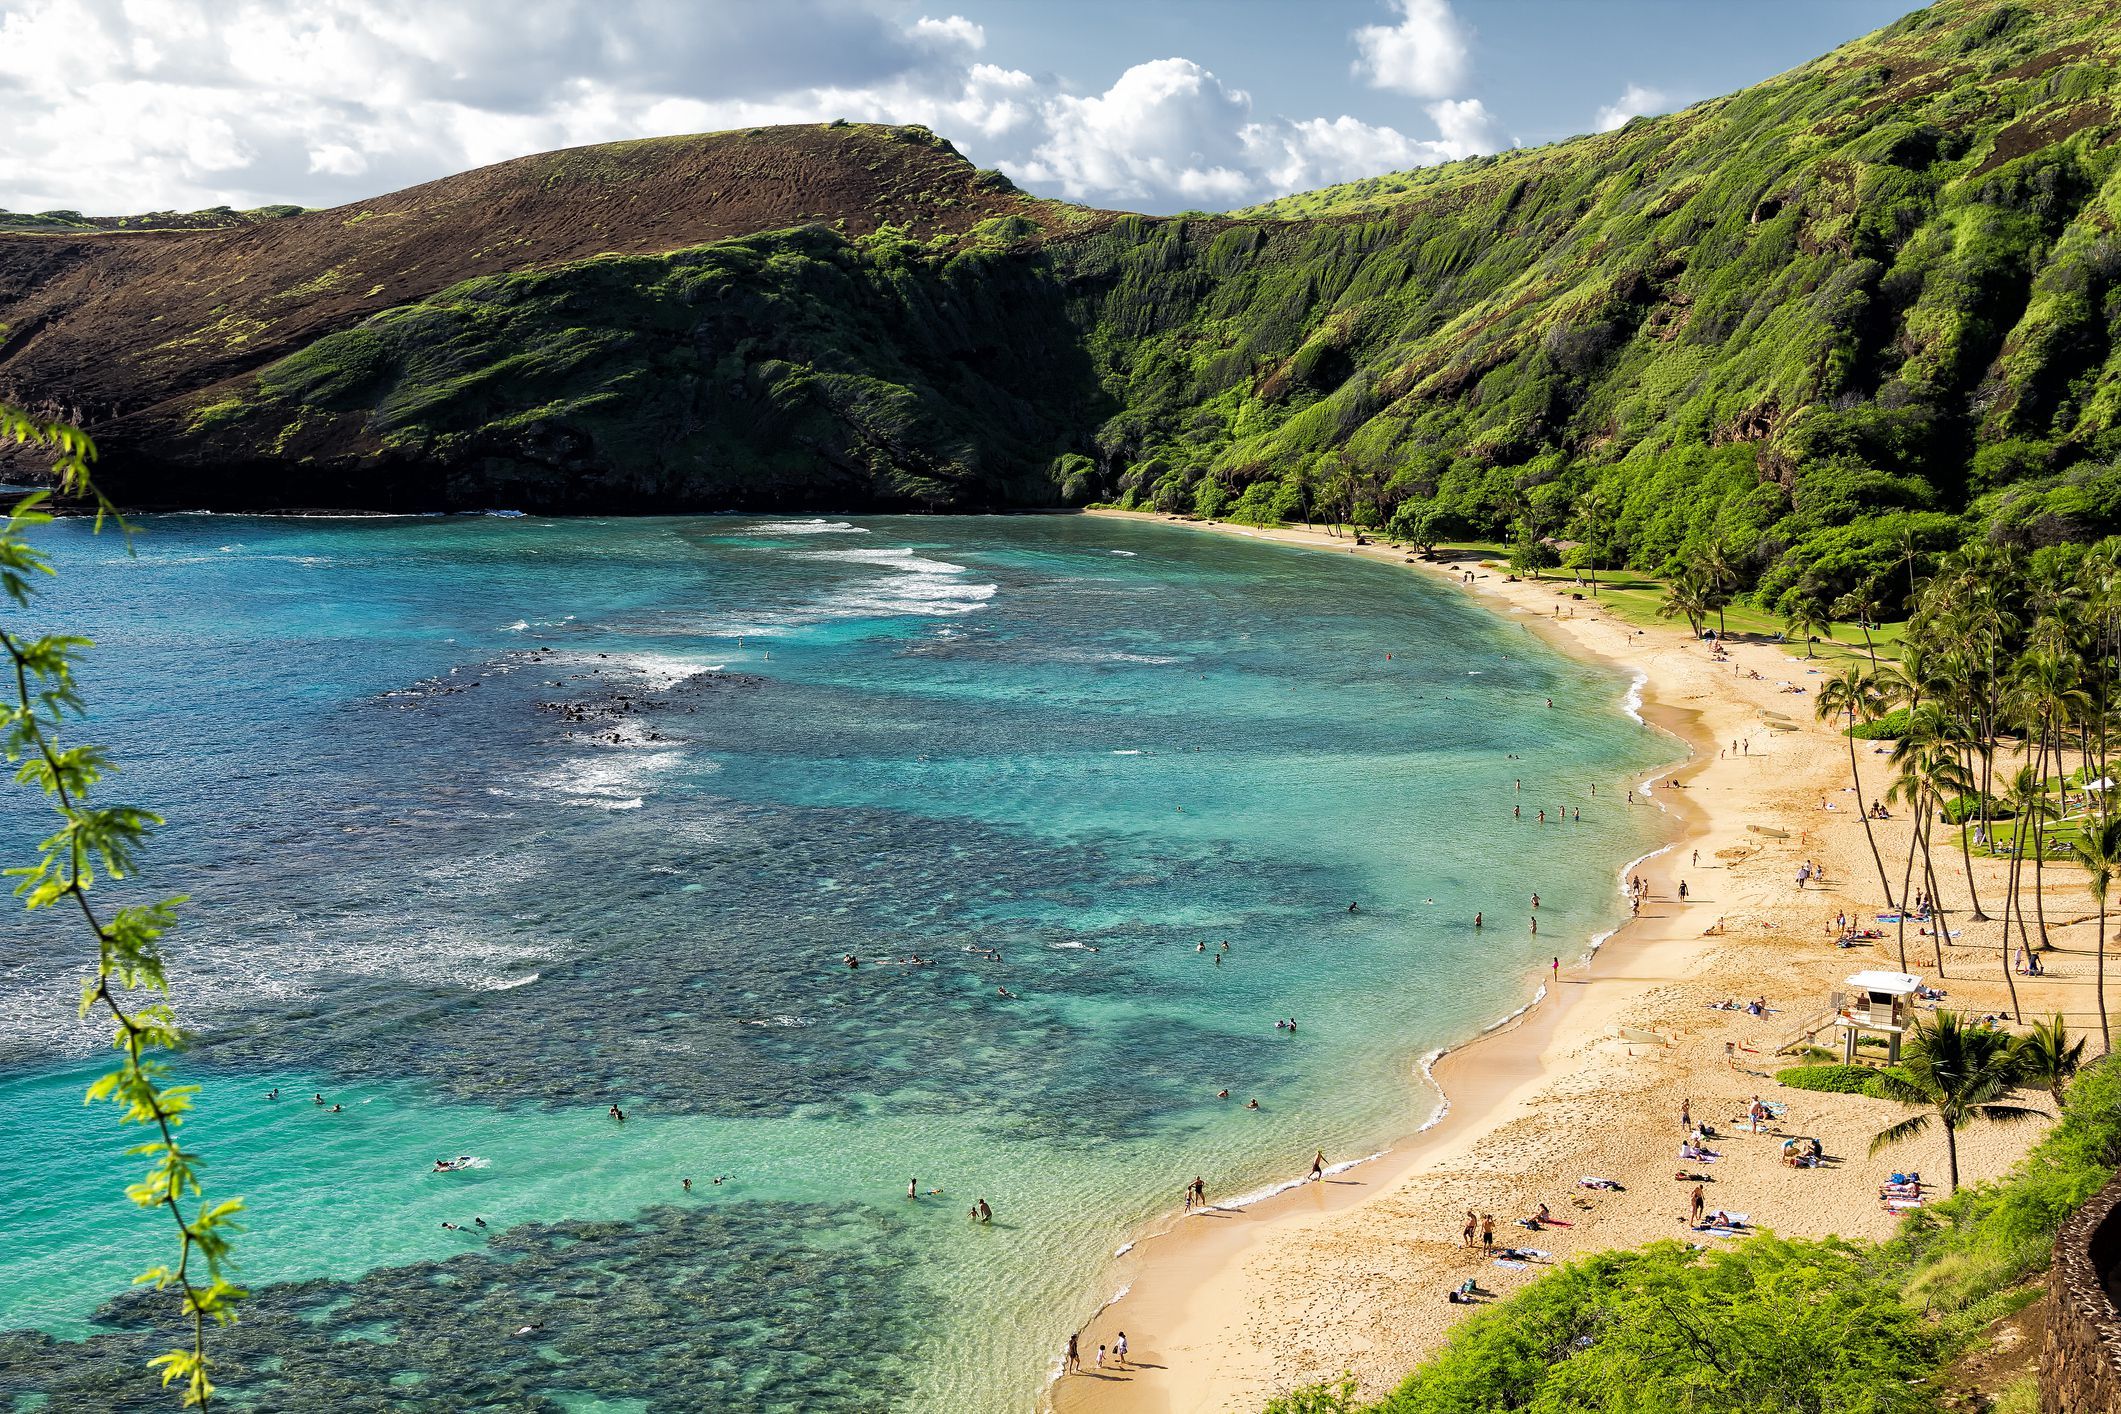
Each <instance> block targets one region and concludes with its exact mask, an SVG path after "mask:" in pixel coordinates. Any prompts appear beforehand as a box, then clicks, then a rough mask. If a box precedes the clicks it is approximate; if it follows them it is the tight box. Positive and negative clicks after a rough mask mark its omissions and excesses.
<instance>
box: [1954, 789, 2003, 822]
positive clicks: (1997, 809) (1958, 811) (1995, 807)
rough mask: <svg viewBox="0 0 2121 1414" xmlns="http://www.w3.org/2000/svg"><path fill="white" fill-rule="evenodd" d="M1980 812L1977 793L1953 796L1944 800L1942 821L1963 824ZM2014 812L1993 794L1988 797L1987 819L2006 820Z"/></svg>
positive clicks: (1979, 798) (1979, 799)
mask: <svg viewBox="0 0 2121 1414" xmlns="http://www.w3.org/2000/svg"><path fill="white" fill-rule="evenodd" d="M1980 813H1981V797H1980V796H1978V795H1961V796H1955V797H1953V798H1952V799H1951V800H1948V801H1946V802H1945V805H1944V821H1945V823H1946V824H1948V825H1964V824H1965V823H1966V822H1967V821H1969V820H1972V819H1974V818H1976V817H1977V816H1979V815H1980ZM2016 813H2017V812H2016V811H2014V810H2012V809H2011V808H2010V807H2009V806H2008V805H2005V804H2004V803H2003V802H2002V801H2000V800H1997V799H1996V798H1995V797H1994V796H1990V797H1989V802H1988V818H1989V819H1991V820H2008V819H2010V818H2011V817H2012V816H2013V815H2015V814H2016Z"/></svg>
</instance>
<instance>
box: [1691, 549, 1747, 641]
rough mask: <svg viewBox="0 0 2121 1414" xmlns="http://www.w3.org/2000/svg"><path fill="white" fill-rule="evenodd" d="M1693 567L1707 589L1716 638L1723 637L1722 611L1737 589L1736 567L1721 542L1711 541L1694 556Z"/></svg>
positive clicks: (1707, 599) (1707, 600) (1707, 598)
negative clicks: (1714, 619)
mask: <svg viewBox="0 0 2121 1414" xmlns="http://www.w3.org/2000/svg"><path fill="white" fill-rule="evenodd" d="M1693 565H1694V568H1695V569H1696V570H1698V571H1699V572H1700V574H1701V582H1702V584H1703V585H1704V586H1705V587H1706V588H1707V591H1708V592H1707V595H1706V596H1705V598H1706V602H1707V603H1708V606H1709V608H1710V610H1712V611H1713V612H1714V613H1715V615H1716V636H1717V637H1718V638H1722V637H1723V636H1724V623H1723V610H1724V607H1725V606H1726V605H1728V604H1729V603H1730V602H1731V595H1732V594H1734V593H1736V592H1737V589H1738V566H1737V565H1736V564H1734V563H1733V562H1732V560H1731V555H1730V551H1729V550H1728V549H1726V548H1725V547H1724V543H1723V542H1722V541H1721V540H1711V541H1709V542H1708V543H1707V544H1705V545H1703V546H1702V547H1701V549H1700V550H1699V551H1697V552H1696V553H1695V555H1694V559H1693Z"/></svg>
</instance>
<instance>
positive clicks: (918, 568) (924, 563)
mask: <svg viewBox="0 0 2121 1414" xmlns="http://www.w3.org/2000/svg"><path fill="white" fill-rule="evenodd" d="M793 553H794V556H795V558H796V559H798V560H833V561H837V562H839V563H841V564H850V565H881V566H883V567H885V568H887V569H895V570H904V571H906V572H907V573H908V574H963V573H965V567H964V566H963V565H953V564H951V563H950V562H949V561H948V560H931V559H929V558H928V557H927V556H926V555H923V554H921V553H920V552H919V551H918V550H915V549H913V548H911V547H910V546H909V547H908V548H906V549H904V550H798V551H795V552H793Z"/></svg>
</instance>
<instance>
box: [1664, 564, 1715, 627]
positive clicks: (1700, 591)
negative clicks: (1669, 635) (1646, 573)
mask: <svg viewBox="0 0 2121 1414" xmlns="http://www.w3.org/2000/svg"><path fill="white" fill-rule="evenodd" d="M1682 615H1684V616H1685V618H1686V621H1687V624H1688V626H1689V627H1691V628H1692V629H1693V630H1694V637H1696V638H1699V637H1701V627H1702V625H1703V624H1704V623H1706V622H1707V621H1708V617H1709V603H1708V587H1707V586H1706V585H1704V584H1703V583H1702V582H1701V576H1700V575H1699V574H1697V573H1695V572H1694V570H1693V569H1692V568H1683V569H1681V570H1680V571H1679V573H1677V574H1675V575H1673V576H1672V579H1671V582H1670V583H1669V584H1667V585H1666V586H1665V588H1664V602H1663V603H1661V604H1659V605H1658V606H1657V617H1659V618H1661V619H1670V618H1678V617H1680V616H1682Z"/></svg>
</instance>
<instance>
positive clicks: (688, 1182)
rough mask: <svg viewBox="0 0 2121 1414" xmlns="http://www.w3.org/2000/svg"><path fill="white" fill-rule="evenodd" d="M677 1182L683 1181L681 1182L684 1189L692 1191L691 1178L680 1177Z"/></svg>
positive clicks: (688, 1191)
mask: <svg viewBox="0 0 2121 1414" xmlns="http://www.w3.org/2000/svg"><path fill="white" fill-rule="evenodd" d="M679 1182H681V1183H683V1184H684V1185H685V1191H686V1192H687V1193H690V1192H691V1191H692V1180H691V1179H689V1178H687V1179H680V1180H679Z"/></svg>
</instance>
